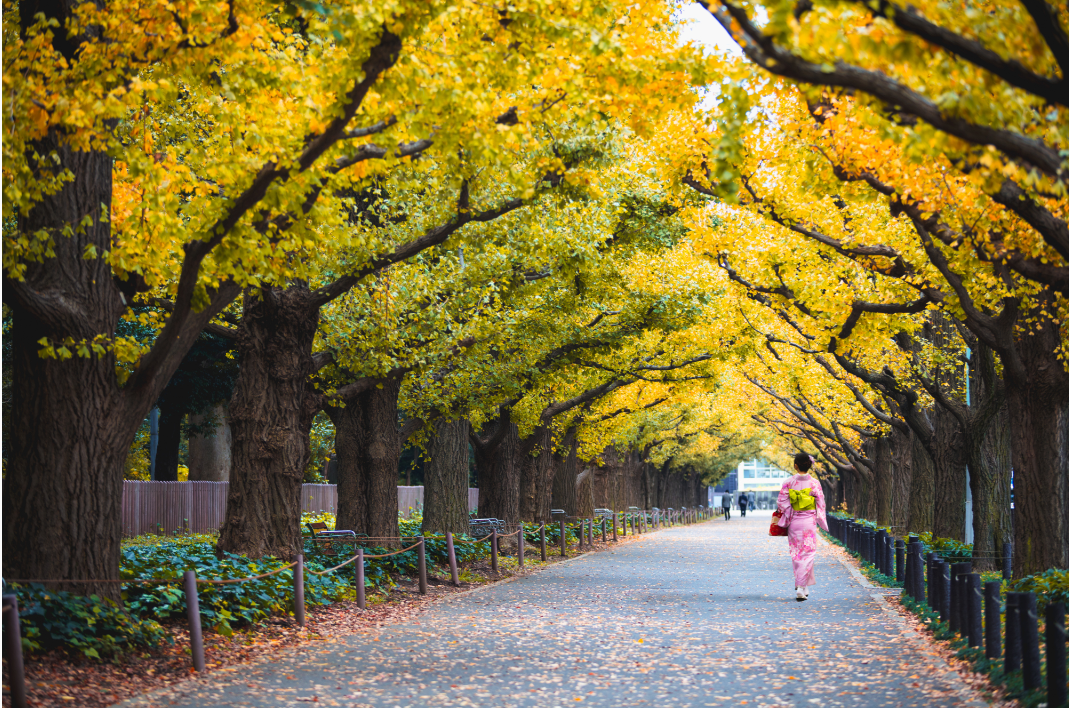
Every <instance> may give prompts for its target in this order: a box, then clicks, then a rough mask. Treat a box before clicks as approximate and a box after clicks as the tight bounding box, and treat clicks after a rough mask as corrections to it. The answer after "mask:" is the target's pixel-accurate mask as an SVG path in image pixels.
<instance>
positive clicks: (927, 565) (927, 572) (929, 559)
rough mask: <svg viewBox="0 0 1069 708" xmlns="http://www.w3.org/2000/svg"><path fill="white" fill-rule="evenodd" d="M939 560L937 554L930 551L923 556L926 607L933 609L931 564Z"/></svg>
mask: <svg viewBox="0 0 1069 708" xmlns="http://www.w3.org/2000/svg"><path fill="white" fill-rule="evenodd" d="M938 560H939V556H938V555H937V554H935V553H932V552H931V551H929V552H928V554H927V555H926V556H925V558H924V579H925V580H926V581H927V583H926V584H925V587H926V588H927V594H926V595H925V600H926V601H927V602H928V607H931V608H932V609H935V597H934V593H933V592H932V565H933V563H935V562H936V561H938Z"/></svg>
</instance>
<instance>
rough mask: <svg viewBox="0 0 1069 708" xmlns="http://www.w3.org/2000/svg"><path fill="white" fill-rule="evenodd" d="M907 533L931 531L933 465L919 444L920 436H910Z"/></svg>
mask: <svg viewBox="0 0 1069 708" xmlns="http://www.w3.org/2000/svg"><path fill="white" fill-rule="evenodd" d="M910 443H911V445H910V455H911V456H910V469H911V470H912V475H911V476H910V487H909V532H910V533H915V534H920V533H926V532H930V531H931V530H932V521H933V520H932V514H933V512H934V510H935V464H934V463H933V462H932V458H931V456H930V455H929V454H928V451H927V450H926V449H925V447H924V445H923V444H921V441H920V436H918V435H917V434H915V433H914V434H913V435H910Z"/></svg>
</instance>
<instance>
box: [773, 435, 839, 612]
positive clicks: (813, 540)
mask: <svg viewBox="0 0 1069 708" xmlns="http://www.w3.org/2000/svg"><path fill="white" fill-rule="evenodd" d="M812 467H813V458H812V457H810V456H809V455H806V454H805V453H799V454H797V455H795V456H794V470H795V472H797V473H798V474H796V475H794V476H793V477H791V478H790V479H788V480H787V481H786V482H784V483H783V487H782V488H781V489H780V490H779V501H778V506H779V512H780V514H782V516H780V519H779V521H778V522H777V523H778V524H779V525H780V526H783V527H784V528H786V529H787V545H788V547H789V549H790V553H791V565H792V566H793V567H794V596H795V599H796V600H798V602H801V601H803V600H806V599H808V598H809V587H810V586H811V585H816V584H817V579H816V575H815V574H814V572H813V562H814V561H815V560H816V555H817V526H820V528H822V529H824V530H825V531H827V530H828V518H827V515H826V513H825V509H824V490H823V489H821V487H820V482H818V481H817V480H816V479H814V478H813V476H812V475H810V474H809V470H810V469H812Z"/></svg>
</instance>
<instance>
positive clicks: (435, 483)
mask: <svg viewBox="0 0 1069 708" xmlns="http://www.w3.org/2000/svg"><path fill="white" fill-rule="evenodd" d="M470 431H471V424H470V423H468V421H467V420H466V419H464V418H461V419H460V420H454V421H449V422H446V421H438V423H436V424H435V426H434V437H433V438H432V440H431V442H430V446H429V448H428V450H427V454H428V457H429V458H430V459H429V460H427V462H426V464H425V465H424V466H423V533H424V534H432V533H445V532H446V531H451V532H453V533H455V534H458V533H467V532H468V435H469V433H470Z"/></svg>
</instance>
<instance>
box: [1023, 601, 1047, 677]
mask: <svg viewBox="0 0 1069 708" xmlns="http://www.w3.org/2000/svg"><path fill="white" fill-rule="evenodd" d="M1017 614H1018V615H1020V617H1021V679H1022V681H1023V682H1024V687H1025V690H1028V691H1033V690H1035V689H1037V688H1039V687H1040V685H1041V684H1042V679H1041V676H1040V666H1039V612H1038V611H1037V610H1036V594H1035V593H1034V592H1022V593H1021V594H1020V597H1019V599H1018V600H1017Z"/></svg>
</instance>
